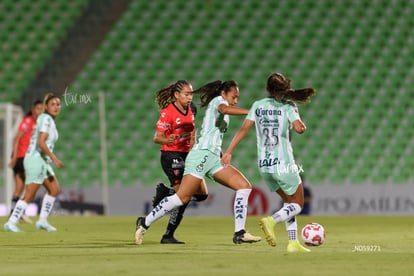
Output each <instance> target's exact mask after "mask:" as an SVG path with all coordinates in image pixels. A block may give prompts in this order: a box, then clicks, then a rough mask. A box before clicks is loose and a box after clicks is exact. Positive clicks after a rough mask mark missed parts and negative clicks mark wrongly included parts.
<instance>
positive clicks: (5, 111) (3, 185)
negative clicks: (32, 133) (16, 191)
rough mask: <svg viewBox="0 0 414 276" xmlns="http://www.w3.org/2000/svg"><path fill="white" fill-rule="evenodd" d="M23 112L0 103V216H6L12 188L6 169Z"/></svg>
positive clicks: (8, 169)
mask: <svg viewBox="0 0 414 276" xmlns="http://www.w3.org/2000/svg"><path fill="white" fill-rule="evenodd" d="M22 118H23V110H22V108H21V107H20V106H17V105H13V104H11V103H0V216H5V215H8V213H9V210H10V204H11V197H12V193H13V187H14V176H13V170H12V169H10V168H9V167H8V165H9V162H10V157H11V154H12V150H13V138H14V135H15V133H16V131H17V128H18V126H19V123H20V121H21V120H22Z"/></svg>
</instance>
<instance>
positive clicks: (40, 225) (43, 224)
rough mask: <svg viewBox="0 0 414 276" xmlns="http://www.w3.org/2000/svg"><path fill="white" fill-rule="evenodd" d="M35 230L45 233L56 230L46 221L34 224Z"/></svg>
mask: <svg viewBox="0 0 414 276" xmlns="http://www.w3.org/2000/svg"><path fill="white" fill-rule="evenodd" d="M36 228H37V229H39V230H46V231H47V232H55V231H56V228H55V227H53V226H52V225H50V224H49V223H48V222H47V221H40V220H38V221H37V222H36Z"/></svg>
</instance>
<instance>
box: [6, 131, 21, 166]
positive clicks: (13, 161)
mask: <svg viewBox="0 0 414 276" xmlns="http://www.w3.org/2000/svg"><path fill="white" fill-rule="evenodd" d="M23 134H24V132H23V131H21V130H19V131H18V132H17V133H16V136H14V139H13V155H12V159H11V160H10V163H9V168H14V166H16V162H17V149H18V148H19V143H20V139H22V137H23Z"/></svg>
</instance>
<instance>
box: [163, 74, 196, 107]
mask: <svg viewBox="0 0 414 276" xmlns="http://www.w3.org/2000/svg"><path fill="white" fill-rule="evenodd" d="M186 85H191V84H190V83H189V82H188V81H186V80H179V81H177V82H176V83H173V84H171V85H170V86H168V87H165V88H163V89H161V90H160V91H158V92H157V96H156V97H155V102H156V103H157V104H158V108H159V109H164V108H166V107H167V105H169V104H170V103H173V102H175V97H174V93H175V92H181V91H182V90H183V88H184V86H186Z"/></svg>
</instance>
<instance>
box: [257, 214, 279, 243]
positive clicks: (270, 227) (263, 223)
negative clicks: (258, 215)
mask: <svg viewBox="0 0 414 276" xmlns="http://www.w3.org/2000/svg"><path fill="white" fill-rule="evenodd" d="M259 225H260V227H261V228H262V230H263V232H264V233H265V235H266V240H267V243H268V244H269V245H270V246H276V234H275V225H276V222H275V220H274V219H273V217H271V216H268V217H265V218H262V219H261V220H260V221H259Z"/></svg>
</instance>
